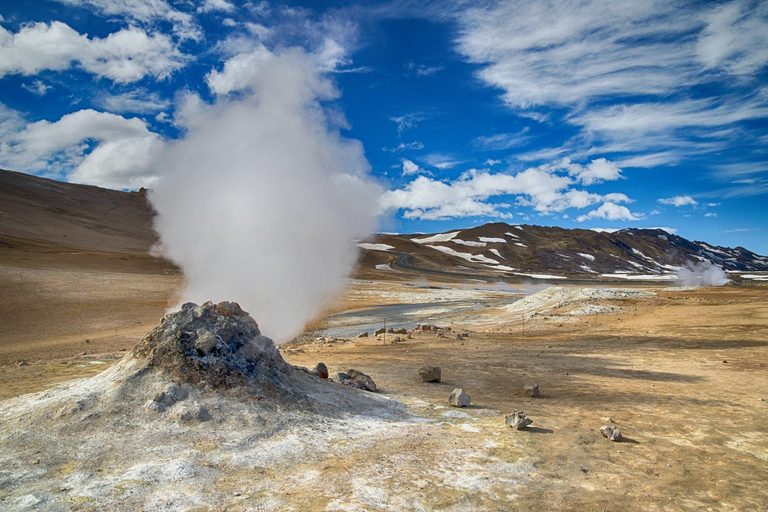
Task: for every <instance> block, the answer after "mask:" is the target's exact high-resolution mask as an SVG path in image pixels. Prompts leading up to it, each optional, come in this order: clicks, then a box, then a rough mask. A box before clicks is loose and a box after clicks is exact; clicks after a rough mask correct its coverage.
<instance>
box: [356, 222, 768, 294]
mask: <svg viewBox="0 0 768 512" xmlns="http://www.w3.org/2000/svg"><path fill="white" fill-rule="evenodd" d="M358 245H359V246H360V247H361V250H362V251H363V252H364V256H363V258H362V261H363V265H366V266H368V267H369V268H376V269H378V270H390V269H397V270H403V271H408V270H416V269H419V268H421V269H425V270H427V271H436V272H451V273H456V274H461V273H467V272H470V273H473V274H477V273H481V274H487V275H494V274H495V275H505V276H527V277H538V278H545V279H558V278H563V277H575V278H585V279H593V278H596V277H599V278H603V279H606V278H607V279H626V278H638V279H649V280H666V279H668V278H671V276H672V275H674V274H676V273H678V272H679V271H680V270H681V269H684V268H690V267H696V266H698V267H699V270H701V269H703V268H704V267H706V266H708V265H718V266H720V267H722V268H723V269H725V270H731V271H750V272H753V271H768V257H765V256H759V255H757V254H755V253H753V252H750V251H748V250H747V249H744V248H743V247H737V248H735V249H730V248H726V247H715V246H712V245H709V244H707V243H705V242H692V241H689V240H686V239H685V238H683V237H680V236H677V235H673V234H670V233H667V232H666V231H663V230H661V229H634V228H633V229H623V230H620V231H616V232H614V233H607V232H596V231H591V230H585V229H563V228H557V227H543V226H530V225H515V226H512V225H509V224H505V223H491V224H485V225H483V226H479V227H476V228H471V229H465V230H460V231H452V232H447V233H437V234H431V235H384V234H380V235H376V236H374V237H372V238H371V239H369V240H365V241H363V242H361V243H360V244H358Z"/></svg>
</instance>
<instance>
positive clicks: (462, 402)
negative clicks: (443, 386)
mask: <svg viewBox="0 0 768 512" xmlns="http://www.w3.org/2000/svg"><path fill="white" fill-rule="evenodd" d="M470 403H472V399H471V398H470V397H469V395H468V394H466V393H465V392H464V390H463V389H461V388H456V389H454V390H453V392H452V393H451V395H450V396H449V397H448V404H449V405H451V406H453V407H467V406H468V405H469V404H470Z"/></svg>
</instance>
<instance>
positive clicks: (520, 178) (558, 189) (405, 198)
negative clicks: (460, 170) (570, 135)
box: [381, 159, 631, 220]
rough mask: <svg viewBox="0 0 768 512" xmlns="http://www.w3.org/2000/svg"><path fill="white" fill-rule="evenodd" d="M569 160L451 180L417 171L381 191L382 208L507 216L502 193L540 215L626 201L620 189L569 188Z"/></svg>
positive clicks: (432, 214)
mask: <svg viewBox="0 0 768 512" xmlns="http://www.w3.org/2000/svg"><path fill="white" fill-rule="evenodd" d="M568 165H574V164H571V163H570V161H569V160H567V159H566V160H564V161H561V162H558V163H557V164H551V165H541V166H539V167H530V168H528V169H525V170H524V171H521V172H518V173H516V174H511V173H491V172H489V171H488V170H477V169H472V170H470V171H468V172H466V173H464V174H462V175H461V176H460V177H459V178H458V179H456V180H453V181H440V180H436V179H433V178H428V177H426V176H419V177H417V178H416V179H414V180H413V181H411V182H410V183H408V184H407V185H406V186H405V187H404V188H402V189H398V190H391V191H388V192H386V193H385V194H384V196H383V197H382V201H381V204H382V208H383V209H384V210H399V209H402V210H405V212H404V214H403V216H404V217H405V218H418V219H423V220H438V219H447V218H457V217H468V216H477V215H483V216H488V217H499V218H507V217H509V215H510V213H509V212H508V211H506V209H507V208H509V207H510V204H509V203H506V202H502V201H505V200H507V198H512V199H514V201H515V203H516V204H517V205H518V206H528V207H531V208H533V209H534V210H536V211H537V212H539V213H541V214H545V215H546V214H550V213H553V212H561V211H564V210H566V209H569V208H586V207H588V206H591V205H593V204H596V203H600V202H606V201H607V202H609V203H610V204H614V203H621V202H631V199H630V198H629V197H627V196H626V195H624V194H620V193H612V194H607V195H600V194H595V193H591V192H588V191H586V190H580V189H575V188H572V186H573V185H574V184H575V183H576V182H575V180H574V179H573V178H572V177H571V176H570V175H568ZM505 196H506V197H505ZM492 198H499V199H500V200H498V201H497V200H491V199H492ZM614 206H616V205H615V204H614ZM621 208H625V207H621ZM625 209H626V208H625ZM604 210H605V209H604ZM604 210H603V211H604Z"/></svg>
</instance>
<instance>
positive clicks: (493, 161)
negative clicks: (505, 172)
mask: <svg viewBox="0 0 768 512" xmlns="http://www.w3.org/2000/svg"><path fill="white" fill-rule="evenodd" d="M484 163H485V165H487V166H488V167H493V166H494V165H499V164H500V163H501V160H494V159H493V158H489V159H488V160H486V161H485V162H484Z"/></svg>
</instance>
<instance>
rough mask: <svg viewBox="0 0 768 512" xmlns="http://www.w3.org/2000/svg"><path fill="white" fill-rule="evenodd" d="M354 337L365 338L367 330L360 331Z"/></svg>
mask: <svg viewBox="0 0 768 512" xmlns="http://www.w3.org/2000/svg"><path fill="white" fill-rule="evenodd" d="M356 337H357V338H367V337H368V331H366V332H361V333H360V334H358V335H357V336H356Z"/></svg>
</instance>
